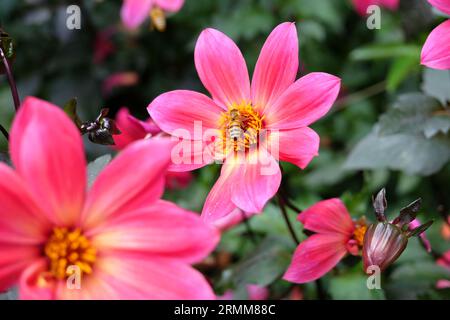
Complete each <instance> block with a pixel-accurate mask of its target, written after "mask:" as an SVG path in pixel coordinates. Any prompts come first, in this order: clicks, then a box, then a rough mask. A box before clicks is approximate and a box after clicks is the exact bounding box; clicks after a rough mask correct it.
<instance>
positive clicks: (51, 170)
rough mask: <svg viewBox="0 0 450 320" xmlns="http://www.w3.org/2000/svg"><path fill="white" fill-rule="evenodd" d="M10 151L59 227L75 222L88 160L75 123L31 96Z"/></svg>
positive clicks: (18, 120) (22, 110) (13, 134)
mask: <svg viewBox="0 0 450 320" xmlns="http://www.w3.org/2000/svg"><path fill="white" fill-rule="evenodd" d="M10 148H11V157H12V161H13V163H14V166H15V167H16V170H17V172H18V173H19V174H20V175H21V176H22V177H23V179H24V180H25V182H26V184H27V186H28V188H29V189H30V191H31V192H32V193H33V194H34V195H35V196H36V198H38V199H39V201H40V204H41V205H42V206H43V208H44V209H45V213H46V215H48V216H52V221H53V222H56V223H58V224H66V225H67V224H72V223H74V222H75V221H76V220H77V219H78V217H79V215H80V212H81V208H82V205H83V202H84V196H85V188H86V160H85V158H84V150H83V143H82V140H81V136H80V132H79V130H78V129H77V128H76V127H75V125H74V124H73V122H72V121H71V120H70V119H69V118H68V117H67V116H66V114H65V113H64V112H63V111H62V110H61V109H59V108H58V107H56V106H54V105H52V104H50V103H48V102H46V101H43V100H39V99H36V98H33V97H29V98H27V99H26V100H25V101H24V103H23V105H22V107H21V108H20V110H19V112H18V114H17V116H16V119H15V121H14V123H13V127H12V130H11V144H10ZM30 159H32V161H30Z"/></svg>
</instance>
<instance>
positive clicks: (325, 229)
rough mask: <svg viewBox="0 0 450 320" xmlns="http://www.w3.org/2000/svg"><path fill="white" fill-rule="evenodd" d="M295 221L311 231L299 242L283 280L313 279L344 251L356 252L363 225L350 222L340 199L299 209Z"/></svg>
mask: <svg viewBox="0 0 450 320" xmlns="http://www.w3.org/2000/svg"><path fill="white" fill-rule="evenodd" d="M298 220H299V221H301V222H302V223H303V225H304V228H305V229H307V230H309V231H313V232H315V234H313V235H312V236H310V237H309V238H308V239H306V240H304V241H302V243H300V245H299V246H298V247H297V250H296V251H295V253H294V256H293V258H292V261H291V264H290V266H289V268H288V270H287V271H286V273H285V274H284V277H283V279H285V280H287V281H290V282H294V283H305V282H310V281H314V280H317V279H319V278H321V277H322V276H323V275H325V274H326V273H327V272H329V271H330V270H331V269H333V268H334V267H335V266H336V265H337V264H338V263H339V261H341V260H342V259H343V258H344V257H345V256H346V255H347V254H352V255H359V253H360V249H361V248H362V245H363V240H364V234H365V232H366V230H367V226H366V224H365V221H364V220H360V221H353V220H352V218H351V216H350V214H349V213H348V211H347V208H346V207H345V205H344V204H343V203H342V201H341V200H340V199H337V198H333V199H329V200H323V201H320V202H318V203H316V204H315V205H313V206H312V207H310V208H308V209H307V210H305V211H303V212H302V213H301V214H300V215H299V216H298Z"/></svg>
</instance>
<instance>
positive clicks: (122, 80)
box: [102, 71, 139, 95]
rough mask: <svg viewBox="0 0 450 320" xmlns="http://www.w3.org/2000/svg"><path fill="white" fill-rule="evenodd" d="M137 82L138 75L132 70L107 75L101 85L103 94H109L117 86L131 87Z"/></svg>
mask: <svg viewBox="0 0 450 320" xmlns="http://www.w3.org/2000/svg"><path fill="white" fill-rule="evenodd" d="M138 82H139V75H138V74H137V73H136V72H133V71H125V72H117V73H114V74H112V75H110V76H108V77H107V78H106V79H105V80H104V81H103V85H102V91H103V94H105V95H106V94H109V93H111V91H112V90H114V89H115V88H117V87H131V86H134V85H136V84H137V83H138Z"/></svg>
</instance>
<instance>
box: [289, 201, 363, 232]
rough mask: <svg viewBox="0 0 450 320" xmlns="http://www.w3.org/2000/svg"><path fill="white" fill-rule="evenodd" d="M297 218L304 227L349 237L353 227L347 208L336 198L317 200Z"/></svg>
mask: <svg viewBox="0 0 450 320" xmlns="http://www.w3.org/2000/svg"><path fill="white" fill-rule="evenodd" d="M298 220H300V221H301V222H302V223H303V225H304V227H305V229H308V230H310V231H314V232H318V233H326V234H332V233H338V234H341V235H346V236H347V237H349V236H351V235H352V234H353V231H354V229H355V227H354V225H353V221H352V218H351V217H350V214H349V213H348V211H347V208H346V207H345V205H344V204H343V203H342V201H341V200H340V199H338V198H333V199H328V200H323V201H319V202H317V203H316V204H315V205H313V206H312V207H310V208H308V209H306V210H305V211H303V212H302V213H301V214H300V215H299V216H298Z"/></svg>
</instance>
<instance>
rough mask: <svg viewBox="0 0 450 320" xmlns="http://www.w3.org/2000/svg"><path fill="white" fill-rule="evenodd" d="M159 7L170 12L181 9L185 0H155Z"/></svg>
mask: <svg viewBox="0 0 450 320" xmlns="http://www.w3.org/2000/svg"><path fill="white" fill-rule="evenodd" d="M155 3H156V5H157V6H158V7H160V8H161V9H163V10H164V11H168V12H177V11H180V9H181V7H182V6H183V4H184V0H155Z"/></svg>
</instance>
